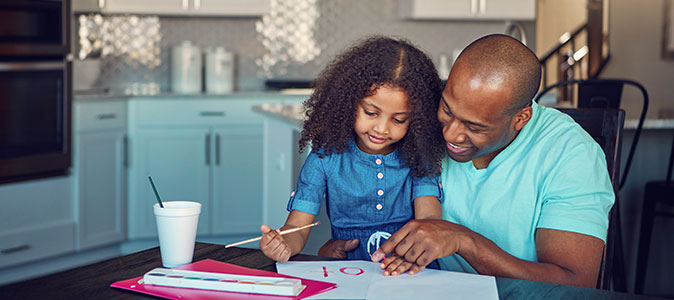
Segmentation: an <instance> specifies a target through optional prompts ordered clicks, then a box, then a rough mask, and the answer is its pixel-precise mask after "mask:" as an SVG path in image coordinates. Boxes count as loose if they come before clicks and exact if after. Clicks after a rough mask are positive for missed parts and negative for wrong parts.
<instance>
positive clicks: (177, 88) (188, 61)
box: [171, 41, 202, 94]
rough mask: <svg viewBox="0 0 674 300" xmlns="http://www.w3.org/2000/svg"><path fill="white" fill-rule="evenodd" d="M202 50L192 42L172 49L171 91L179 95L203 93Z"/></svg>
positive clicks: (186, 42)
mask: <svg viewBox="0 0 674 300" xmlns="http://www.w3.org/2000/svg"><path fill="white" fill-rule="evenodd" d="M201 70H202V69H201V49H199V47H198V46H196V45H194V44H192V42H190V41H182V42H181V43H180V44H178V45H175V46H173V47H172V48H171V90H172V91H173V92H174V93H178V94H194V93H200V92H201V73H202V72H201Z"/></svg>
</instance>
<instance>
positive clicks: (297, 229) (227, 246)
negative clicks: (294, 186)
mask: <svg viewBox="0 0 674 300" xmlns="http://www.w3.org/2000/svg"><path fill="white" fill-rule="evenodd" d="M318 224H321V222H316V223H311V224H308V225H304V226H302V227H297V228H293V229H287V230H284V231H281V232H280V233H279V234H280V235H284V234H288V233H293V232H295V231H300V230H302V229H306V228H309V227H314V226H316V225H318ZM260 239H262V236H258V237H256V238H252V239H247V240H245V241H240V242H236V243H233V244H229V245H226V246H225V248H229V247H234V246H238V245H242V244H246V243H251V242H255V241H259V240H260Z"/></svg>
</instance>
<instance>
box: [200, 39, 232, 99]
mask: <svg viewBox="0 0 674 300" xmlns="http://www.w3.org/2000/svg"><path fill="white" fill-rule="evenodd" d="M205 56H206V59H205V61H206V65H205V69H206V92H207V93H209V94H225V93H231V92H232V91H233V90H234V54H233V53H232V52H229V51H227V50H225V48H223V47H210V48H208V49H206V54H205Z"/></svg>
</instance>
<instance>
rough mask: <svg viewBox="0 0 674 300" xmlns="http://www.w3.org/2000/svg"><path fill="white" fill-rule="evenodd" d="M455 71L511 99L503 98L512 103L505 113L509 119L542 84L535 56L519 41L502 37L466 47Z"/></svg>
mask: <svg viewBox="0 0 674 300" xmlns="http://www.w3.org/2000/svg"><path fill="white" fill-rule="evenodd" d="M455 69H456V70H455ZM454 71H456V72H468V78H471V79H477V80H479V81H481V82H483V83H486V84H487V85H488V86H492V87H496V88H499V89H502V90H503V92H504V94H505V95H510V96H511V97H504V98H507V99H509V100H510V101H511V103H509V104H508V105H506V109H505V111H504V113H506V114H508V115H510V114H513V113H515V112H517V111H518V110H519V109H521V108H523V107H526V106H527V105H529V104H531V100H532V99H533V97H534V96H535V95H536V92H537V91H538V87H539V85H540V82H541V66H540V63H539V62H538V58H537V57H536V55H535V54H534V53H533V52H532V51H531V50H530V49H529V48H527V47H526V46H524V45H523V44H522V43H520V42H519V41H518V40H516V39H514V38H512V37H510V36H507V35H503V34H492V35H487V36H484V37H482V38H479V39H477V40H475V41H474V42H472V43H471V44H470V45H468V47H466V48H465V49H464V50H463V52H461V55H459V57H458V58H457V60H456V63H455V64H454V67H453V68H452V72H454ZM463 75H464V76H465V75H466V74H463ZM451 77H452V76H451V75H450V78H451Z"/></svg>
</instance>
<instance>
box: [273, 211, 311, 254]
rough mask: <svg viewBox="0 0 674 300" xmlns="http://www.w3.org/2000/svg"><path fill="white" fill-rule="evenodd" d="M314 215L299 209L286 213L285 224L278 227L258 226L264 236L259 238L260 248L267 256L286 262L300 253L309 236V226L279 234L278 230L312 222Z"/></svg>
mask: <svg viewBox="0 0 674 300" xmlns="http://www.w3.org/2000/svg"><path fill="white" fill-rule="evenodd" d="M315 218H316V216H314V215H312V214H309V213H305V212H302V211H299V210H293V211H291V212H290V214H288V218H287V219H286V223H285V225H283V227H281V228H280V229H276V230H272V229H271V228H269V226H267V225H262V227H261V228H260V229H261V230H262V233H264V236H263V237H262V239H261V240H260V250H262V252H263V253H264V254H265V255H266V256H267V257H269V258H271V259H273V260H275V261H278V262H286V261H288V259H290V257H291V256H293V255H295V254H298V253H300V251H302V249H304V245H305V244H306V243H307V239H308V238H309V232H310V231H311V228H307V229H304V230H300V231H296V232H293V233H288V234H285V235H280V234H279V231H283V230H286V229H293V228H297V227H301V226H304V225H307V224H311V223H313V222H314V219H315Z"/></svg>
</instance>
